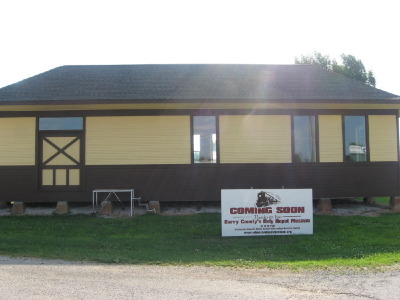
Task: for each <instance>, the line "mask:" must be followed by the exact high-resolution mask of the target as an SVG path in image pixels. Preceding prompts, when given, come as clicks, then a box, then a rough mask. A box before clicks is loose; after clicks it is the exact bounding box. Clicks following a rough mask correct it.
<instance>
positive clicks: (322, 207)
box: [317, 198, 332, 214]
mask: <svg viewBox="0 0 400 300" xmlns="http://www.w3.org/2000/svg"><path fill="white" fill-rule="evenodd" d="M317 211H318V212H320V213H322V214H331V213H332V201H331V199H330V198H322V199H319V200H318V206H317Z"/></svg>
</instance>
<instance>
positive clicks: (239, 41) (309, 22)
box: [0, 0, 400, 95]
mask: <svg viewBox="0 0 400 300" xmlns="http://www.w3.org/2000/svg"><path fill="white" fill-rule="evenodd" d="M399 7H400V5H399V4H396V1H394V0H391V1H389V0H380V1H369V0H364V1H359V0H351V1H350V0H346V1H342V0H335V1H330V0H325V1H321V0H319V1H312V0H302V1H299V0H297V1H296V0H280V1H277V0H276V1H270V0H264V1H258V0H243V1H236V0H230V1H225V0H212V1H209V0H200V1H192V0H183V1H181V0H164V1H159V0H146V1H135V0H131V1H124V0H109V1H102V0H96V1H92V0H79V1H76V0H68V1H64V0H57V1H54V0H52V1H47V0H35V1H32V0H29V1H26V0H11V1H10V0H2V1H1V2H0V28H1V41H2V43H1V47H0V87H2V86H6V85H8V84H11V83H14V82H17V81H20V80H23V79H25V78H28V77H31V76H34V75H36V74H38V73H41V72H44V71H47V70H50V69H52V68H55V67H58V66H61V65H91V64H95V65H97V64H105V65H108V64H164V63H165V64H167V63H168V64H181V63H196V64H197V63H199V64H203V63H212V64H214V63H216V64H220V63H221V64H222V63H223V64H225V63H229V64H293V63H294V58H295V57H296V56H297V57H300V56H301V55H302V54H311V53H312V52H313V51H318V52H321V53H323V54H326V55H329V56H330V57H331V58H335V59H337V60H339V61H340V55H341V54H342V53H344V54H351V55H354V56H355V57H356V58H358V59H361V60H362V62H363V63H364V65H365V67H366V69H367V70H369V69H371V70H372V71H373V72H374V74H375V78H376V81H377V88H380V89H383V90H385V91H388V92H391V93H394V94H397V95H400V79H398V77H399V75H398V73H399V70H400V60H399V59H398V57H399V54H400V38H399V36H400V35H399V29H400V25H399V24H400V17H399V14H398V12H399V11H400V10H399Z"/></svg>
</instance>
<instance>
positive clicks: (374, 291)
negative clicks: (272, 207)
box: [0, 256, 400, 300]
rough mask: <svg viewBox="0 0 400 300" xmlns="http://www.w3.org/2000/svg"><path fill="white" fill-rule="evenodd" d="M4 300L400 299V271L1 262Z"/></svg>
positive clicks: (6, 259) (0, 259)
mask: <svg viewBox="0 0 400 300" xmlns="http://www.w3.org/2000/svg"><path fill="white" fill-rule="evenodd" d="M0 278H1V280H0V299H263V300H264V299H272V300H274V299H322V300H324V299H332V300H340V299H385V300H391V299H393V300H394V299H396V300H397V299H400V289H399V287H400V265H398V266H393V267H390V268H387V269H381V270H367V269H366V270H364V271H358V272H355V271H350V270H337V271H326V270H320V271H305V272H293V271H287V270H270V269H238V268H236V269H231V268H217V267H196V266H187V267H185V266H139V265H106V264H95V263H85V262H68V261H63V260H43V259H32V258H10V257H6V256H0Z"/></svg>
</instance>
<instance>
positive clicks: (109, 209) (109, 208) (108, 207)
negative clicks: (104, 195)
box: [100, 201, 113, 215]
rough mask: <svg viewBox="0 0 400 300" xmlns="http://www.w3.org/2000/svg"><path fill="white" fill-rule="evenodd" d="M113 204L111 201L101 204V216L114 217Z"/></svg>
mask: <svg viewBox="0 0 400 300" xmlns="http://www.w3.org/2000/svg"><path fill="white" fill-rule="evenodd" d="M112 213H113V204H112V202H111V201H103V202H101V204H100V214H101V215H112Z"/></svg>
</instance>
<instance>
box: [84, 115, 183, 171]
mask: <svg viewBox="0 0 400 300" xmlns="http://www.w3.org/2000/svg"><path fill="white" fill-rule="evenodd" d="M190 149H191V147H190V116H135V117H88V118H86V164H87V165H129V164H190V162H191V154H190Z"/></svg>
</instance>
